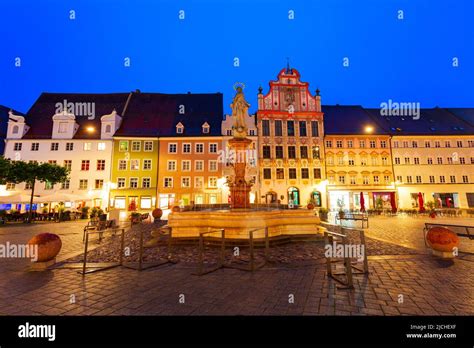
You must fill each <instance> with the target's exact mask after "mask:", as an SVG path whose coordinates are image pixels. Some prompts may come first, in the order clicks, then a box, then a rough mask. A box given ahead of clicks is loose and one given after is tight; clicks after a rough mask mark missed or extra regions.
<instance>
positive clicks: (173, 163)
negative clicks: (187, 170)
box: [166, 160, 176, 172]
mask: <svg viewBox="0 0 474 348" xmlns="http://www.w3.org/2000/svg"><path fill="white" fill-rule="evenodd" d="M166 168H168V170H169V171H170V172H174V171H175V170H176V161H175V160H171V161H168V162H167V164H166Z"/></svg>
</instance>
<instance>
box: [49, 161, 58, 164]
mask: <svg viewBox="0 0 474 348" xmlns="http://www.w3.org/2000/svg"><path fill="white" fill-rule="evenodd" d="M48 163H49V164H57V163H58V161H56V160H49V161H48Z"/></svg>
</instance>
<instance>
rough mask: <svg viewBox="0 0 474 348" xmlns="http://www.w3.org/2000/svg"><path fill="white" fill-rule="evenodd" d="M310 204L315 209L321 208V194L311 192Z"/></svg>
mask: <svg viewBox="0 0 474 348" xmlns="http://www.w3.org/2000/svg"><path fill="white" fill-rule="evenodd" d="M311 202H312V203H313V204H314V205H315V206H316V207H321V206H322V201H321V192H319V191H313V192H311Z"/></svg>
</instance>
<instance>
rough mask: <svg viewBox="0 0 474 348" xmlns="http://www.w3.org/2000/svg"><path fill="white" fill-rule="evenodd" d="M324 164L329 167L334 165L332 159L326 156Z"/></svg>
mask: <svg viewBox="0 0 474 348" xmlns="http://www.w3.org/2000/svg"><path fill="white" fill-rule="evenodd" d="M326 162H327V164H328V165H329V166H332V165H334V157H332V156H328V157H327V158H326Z"/></svg>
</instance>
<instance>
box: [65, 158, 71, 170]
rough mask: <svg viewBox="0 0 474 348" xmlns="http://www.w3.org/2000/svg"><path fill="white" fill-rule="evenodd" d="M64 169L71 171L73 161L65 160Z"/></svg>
mask: <svg viewBox="0 0 474 348" xmlns="http://www.w3.org/2000/svg"><path fill="white" fill-rule="evenodd" d="M64 168H66V169H69V170H71V168H72V161H71V160H64Z"/></svg>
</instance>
